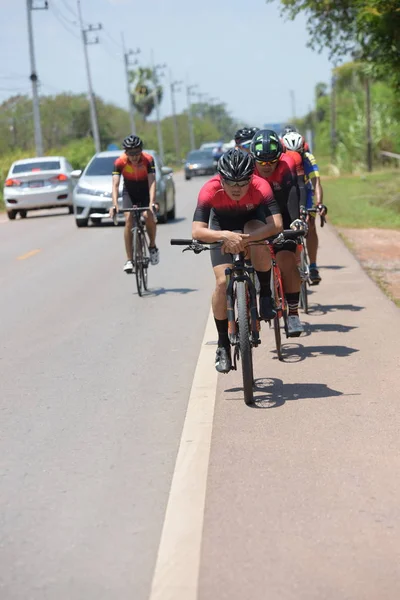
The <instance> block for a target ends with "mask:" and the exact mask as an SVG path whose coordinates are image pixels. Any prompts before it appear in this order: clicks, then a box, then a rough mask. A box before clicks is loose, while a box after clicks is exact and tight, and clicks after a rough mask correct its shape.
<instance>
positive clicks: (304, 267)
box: [299, 249, 308, 315]
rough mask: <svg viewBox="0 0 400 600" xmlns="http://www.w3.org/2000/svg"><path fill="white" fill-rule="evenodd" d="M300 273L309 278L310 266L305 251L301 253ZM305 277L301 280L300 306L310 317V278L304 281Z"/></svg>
mask: <svg viewBox="0 0 400 600" xmlns="http://www.w3.org/2000/svg"><path fill="white" fill-rule="evenodd" d="M300 271H301V273H303V274H304V275H306V274H307V276H308V264H307V259H306V256H305V251H304V249H303V251H302V253H301V262H300ZM304 275H303V277H302V279H301V284H300V298H299V300H300V301H299V305H300V308H302V310H303V311H304V312H305V314H306V315H308V284H307V279H308V277H307V279H304Z"/></svg>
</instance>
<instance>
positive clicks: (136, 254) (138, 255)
mask: <svg viewBox="0 0 400 600" xmlns="http://www.w3.org/2000/svg"><path fill="white" fill-rule="evenodd" d="M133 262H134V265H135V275H136V287H137V293H138V295H139V296H142V294H143V288H144V282H143V252H142V241H141V236H140V234H139V231H138V229H137V227H136V228H135V230H134V232H133Z"/></svg>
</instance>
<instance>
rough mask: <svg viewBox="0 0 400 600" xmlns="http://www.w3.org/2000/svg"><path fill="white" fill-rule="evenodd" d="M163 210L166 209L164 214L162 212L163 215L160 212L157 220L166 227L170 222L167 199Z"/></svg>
mask: <svg viewBox="0 0 400 600" xmlns="http://www.w3.org/2000/svg"><path fill="white" fill-rule="evenodd" d="M160 208H161V206H160ZM163 208H164V212H162V213H161V212H160V213H159V214H158V217H157V220H158V222H159V223H161V225H164V224H165V223H166V222H167V221H168V213H167V199H166V198H164V202H163Z"/></svg>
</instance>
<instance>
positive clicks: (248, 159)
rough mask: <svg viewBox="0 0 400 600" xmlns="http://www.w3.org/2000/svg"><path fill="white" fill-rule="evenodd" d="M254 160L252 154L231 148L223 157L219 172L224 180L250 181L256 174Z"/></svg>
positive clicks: (219, 164)
mask: <svg viewBox="0 0 400 600" xmlns="http://www.w3.org/2000/svg"><path fill="white" fill-rule="evenodd" d="M254 167H255V165H254V159H253V157H252V156H250V154H247V153H245V152H242V151H241V150H238V149H237V148H231V149H230V150H228V152H226V153H225V154H223V155H222V156H221V158H220V159H219V161H218V166H217V170H218V173H219V174H220V175H221V177H222V178H223V179H230V180H231V181H243V180H244V179H250V177H251V176H252V175H253V173H254Z"/></svg>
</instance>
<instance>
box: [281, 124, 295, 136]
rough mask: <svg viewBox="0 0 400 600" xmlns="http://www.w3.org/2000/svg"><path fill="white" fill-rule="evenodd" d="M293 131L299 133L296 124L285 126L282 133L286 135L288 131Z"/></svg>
mask: <svg viewBox="0 0 400 600" xmlns="http://www.w3.org/2000/svg"><path fill="white" fill-rule="evenodd" d="M293 131H294V132H295V133H297V127H295V126H294V125H286V126H285V127H284V128H283V131H282V134H281V135H282V137H283V136H284V135H286V134H287V133H292V132H293Z"/></svg>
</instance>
